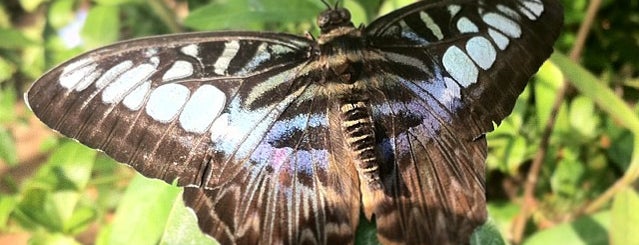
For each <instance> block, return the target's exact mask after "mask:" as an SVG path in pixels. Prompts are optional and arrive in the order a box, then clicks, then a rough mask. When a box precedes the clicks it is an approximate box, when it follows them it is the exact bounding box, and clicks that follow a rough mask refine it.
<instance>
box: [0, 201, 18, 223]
mask: <svg viewBox="0 0 639 245" xmlns="http://www.w3.org/2000/svg"><path fill="white" fill-rule="evenodd" d="M17 205H18V200H17V199H16V197H15V196H12V195H5V194H2V195H0V230H5V229H6V227H7V222H8V221H9V217H10V215H11V213H13V211H14V210H15V208H16V206H17Z"/></svg>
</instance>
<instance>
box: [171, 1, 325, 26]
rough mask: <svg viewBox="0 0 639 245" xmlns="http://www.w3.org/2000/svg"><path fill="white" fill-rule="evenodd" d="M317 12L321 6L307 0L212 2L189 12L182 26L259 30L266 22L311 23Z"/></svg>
mask: <svg viewBox="0 0 639 245" xmlns="http://www.w3.org/2000/svg"><path fill="white" fill-rule="evenodd" d="M320 11H321V8H320V5H318V4H314V3H311V2H309V1H297V0H296V1H282V0H278V1H275V0H265V1H259V2H258V1H249V0H238V1H233V2H230V1H229V2H214V3H211V4H209V5H206V6H203V7H201V8H198V9H196V10H194V11H192V12H191V14H189V16H188V17H187V18H186V19H185V20H184V25H185V26H187V27H191V28H194V29H196V30H220V29H233V30H242V29H244V30H246V29H248V30H262V29H264V28H263V27H264V23H267V22H275V23H295V22H310V21H311V20H314V18H315V16H316V15H317V14H318V13H319V12H320Z"/></svg>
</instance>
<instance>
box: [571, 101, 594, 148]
mask: <svg viewBox="0 0 639 245" xmlns="http://www.w3.org/2000/svg"><path fill="white" fill-rule="evenodd" d="M569 114H570V125H571V126H572V128H573V129H574V130H575V131H577V133H578V134H579V135H580V136H581V138H582V141H592V140H593V139H594V138H595V137H596V136H597V133H598V132H597V128H598V127H599V117H598V115H597V114H596V113H595V103H594V102H593V101H592V100H590V99H589V98H587V97H584V96H577V97H576V98H574V99H573V100H572V102H571V103H570V113H569Z"/></svg>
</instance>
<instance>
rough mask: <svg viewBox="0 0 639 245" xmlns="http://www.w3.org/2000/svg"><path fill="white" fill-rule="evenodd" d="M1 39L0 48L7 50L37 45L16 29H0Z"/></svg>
mask: <svg viewBox="0 0 639 245" xmlns="http://www.w3.org/2000/svg"><path fill="white" fill-rule="evenodd" d="M0 37H2V42H0V48H5V49H18V48H23V47H26V46H29V45H33V44H34V43H35V42H33V41H31V40H30V39H29V38H27V37H26V36H25V35H24V34H23V33H22V32H20V31H18V30H16V29H6V28H0Z"/></svg>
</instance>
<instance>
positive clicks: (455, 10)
mask: <svg viewBox="0 0 639 245" xmlns="http://www.w3.org/2000/svg"><path fill="white" fill-rule="evenodd" d="M460 10H461V6H459V5H456V4H453V5H449V6H448V12H449V13H450V16H453V17H454V16H455V15H457V13H459V11H460Z"/></svg>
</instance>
